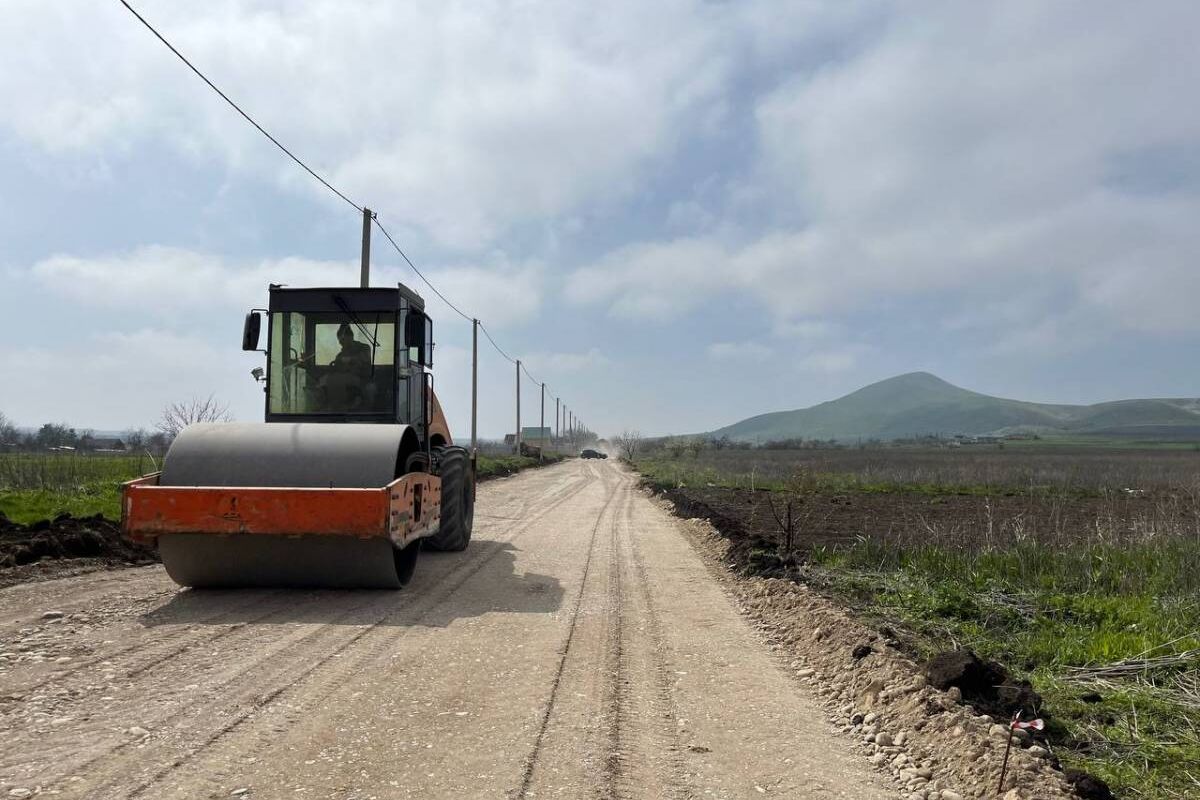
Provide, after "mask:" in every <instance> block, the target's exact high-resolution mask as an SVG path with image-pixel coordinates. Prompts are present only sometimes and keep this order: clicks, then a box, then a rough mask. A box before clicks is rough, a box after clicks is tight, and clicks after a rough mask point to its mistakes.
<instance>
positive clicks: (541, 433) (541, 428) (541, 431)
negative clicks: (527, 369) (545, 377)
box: [538, 381, 546, 461]
mask: <svg viewBox="0 0 1200 800" xmlns="http://www.w3.org/2000/svg"><path fill="white" fill-rule="evenodd" d="M538 438H539V439H540V440H541V442H542V446H541V448H540V449H539V450H538V461H541V460H542V451H543V450H545V449H546V382H545V381H543V382H542V421H541V422H539V423H538Z"/></svg>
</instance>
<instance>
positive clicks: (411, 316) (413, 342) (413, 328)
mask: <svg viewBox="0 0 1200 800" xmlns="http://www.w3.org/2000/svg"><path fill="white" fill-rule="evenodd" d="M404 329H405V330H404V346H405V347H410V348H413V347H415V348H416V349H417V363H419V364H421V365H422V366H424V365H425V315H424V314H421V313H419V312H417V311H409V312H408V316H407V317H405V321H404Z"/></svg>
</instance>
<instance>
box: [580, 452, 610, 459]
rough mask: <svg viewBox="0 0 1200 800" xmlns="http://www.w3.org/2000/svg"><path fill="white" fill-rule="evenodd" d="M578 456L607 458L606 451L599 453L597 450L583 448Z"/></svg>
mask: <svg viewBox="0 0 1200 800" xmlns="http://www.w3.org/2000/svg"><path fill="white" fill-rule="evenodd" d="M579 457H580V458H608V453H601V452H600V451H599V450H584V451H583V452H581V453H580V454H579Z"/></svg>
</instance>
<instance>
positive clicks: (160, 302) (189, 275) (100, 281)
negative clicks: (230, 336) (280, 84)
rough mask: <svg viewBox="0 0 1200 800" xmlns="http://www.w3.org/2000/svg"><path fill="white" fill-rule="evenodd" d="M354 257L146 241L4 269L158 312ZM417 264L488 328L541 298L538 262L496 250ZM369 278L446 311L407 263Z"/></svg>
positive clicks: (349, 275)
mask: <svg viewBox="0 0 1200 800" xmlns="http://www.w3.org/2000/svg"><path fill="white" fill-rule="evenodd" d="M358 269H359V265H358V264H357V263H352V262H349V261H314V260H311V259H304V258H292V257H289V258H281V259H260V260H257V261H243V260H238V261H233V260H227V259H224V258H221V257H219V256H216V255H213V254H211V253H203V252H198V251H194V250H188V249H184V248H178V247H164V246H161V245H147V246H144V247H138V248H135V249H133V250H131V251H129V252H125V253H116V254H111V255H102V256H95V257H81V256H74V255H56V256H51V257H50V258H47V259H44V260H42V261H39V262H37V263H36V264H33V265H32V266H31V267H29V268H28V269H26V270H21V269H10V270H9V273H10V275H11V276H12V277H13V279H14V280H21V279H25V278H28V279H31V280H32V281H33V282H34V283H36V284H37V285H39V286H41V287H42V288H44V289H48V290H50V291H52V292H54V293H56V294H58V295H61V296H64V297H68V298H70V299H72V300H74V301H75V302H78V303H80V304H82V305H84V306H92V307H102V308H117V309H136V310H137V311H138V312H139V313H147V314H152V315H157V316H160V317H164V318H166V317H170V316H172V315H174V314H176V313H177V312H179V311H180V310H183V309H191V310H199V311H203V310H205V309H213V308H249V307H250V306H253V305H256V304H260V303H262V302H263V300H264V297H265V293H266V289H267V285H268V284H270V283H282V284H286V285H291V286H346V285H350V286H353V285H356V284H357V280H358ZM422 272H423V273H424V274H425V275H426V277H428V278H429V279H430V281H431V282H432V283H433V285H435V286H437V287H438V288H439V289H440V290H441V292H442V293H443V294H445V295H446V296H447V297H448V298H450V299H451V300H452V301H453V302H454V303H455V305H457V306H458V307H459V308H461V309H462V310H463V311H464V313H467V314H476V315H479V316H480V317H481V318H483V319H485V320H486V322H487V324H488V325H489V326H491V327H493V328H503V327H505V326H507V325H510V324H513V323H518V322H522V321H524V320H527V319H529V318H530V317H531V316H533V315H534V314H536V312H537V311H538V308H539V307H540V306H541V303H542V288H541V286H542V283H543V274H542V273H543V270H542V268H541V267H540V266H539V265H537V264H513V263H510V262H508V261H507V260H506V259H503V258H502V257H496V258H495V259H493V260H491V261H485V262H480V263H479V264H476V265H456V266H445V267H431V268H428V269H425V270H422ZM371 277H372V285H374V286H388V285H395V284H396V283H397V282H403V283H405V284H406V285H408V286H410V287H411V288H413V289H414V290H416V292H417V293H418V294H420V295H421V296H422V297H424V298H425V301H426V304H427V307H428V308H429V309H430V310H431V313H434V314H435V317H438V316H439V315H449V314H452V313H453V312H451V311H450V310H449V309H448V308H446V307H445V306H444V305H443V304H442V302H441V301H440V300H439V299H438V298H437V296H436V295H434V294H433V292H431V291H429V290H428V288H427V287H426V286H425V285H424V284H423V283H422V282H421V281H420V279H419V278H417V277H416V276H414V275H412V273H411V272H410V271H409V270H408V268H407V267H403V268H402V267H397V266H394V265H386V264H385V265H376V266H374V267H373V269H372V273H371Z"/></svg>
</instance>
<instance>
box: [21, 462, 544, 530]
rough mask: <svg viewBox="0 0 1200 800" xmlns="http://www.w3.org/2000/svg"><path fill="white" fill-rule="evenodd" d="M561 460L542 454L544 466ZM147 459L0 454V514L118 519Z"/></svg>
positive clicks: (492, 470)
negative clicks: (123, 490) (126, 484)
mask: <svg viewBox="0 0 1200 800" xmlns="http://www.w3.org/2000/svg"><path fill="white" fill-rule="evenodd" d="M561 459H562V456H559V455H557V454H547V455H546V463H554V462H555V461H560V460H561ZM156 466H157V465H156V464H155V462H153V461H151V459H150V458H149V457H147V456H141V457H138V456H93V455H85V454H61V455H60V454H56V453H53V454H46V453H14V454H4V455H0V513H3V514H4V515H5V516H6V517H8V518H9V519H10V520H12V521H13V522H19V523H22V524H26V525H27V524H29V523H31V522H37V521H38V520H42V519H53V518H54V517H56V516H58V515H59V514H71V515H72V516H76V517H85V516H91V515H93V514H103V515H104V516H105V517H107V518H109V519H112V520H117V519H120V517H121V499H120V485H121V483H122V482H123V481H127V480H130V479H132V478H136V477H138V476H139V475H143V474H145V473H148V472H153V471H154V470H155V469H156ZM537 466H539V462H538V460H537V459H536V458H528V457H525V456H485V455H480V456H479V461H478V475H479V478H480V479H487V478H495V477H499V476H503V475H511V474H513V473H515V472H520V471H521V470H525V469H529V468H531V467H537Z"/></svg>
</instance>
